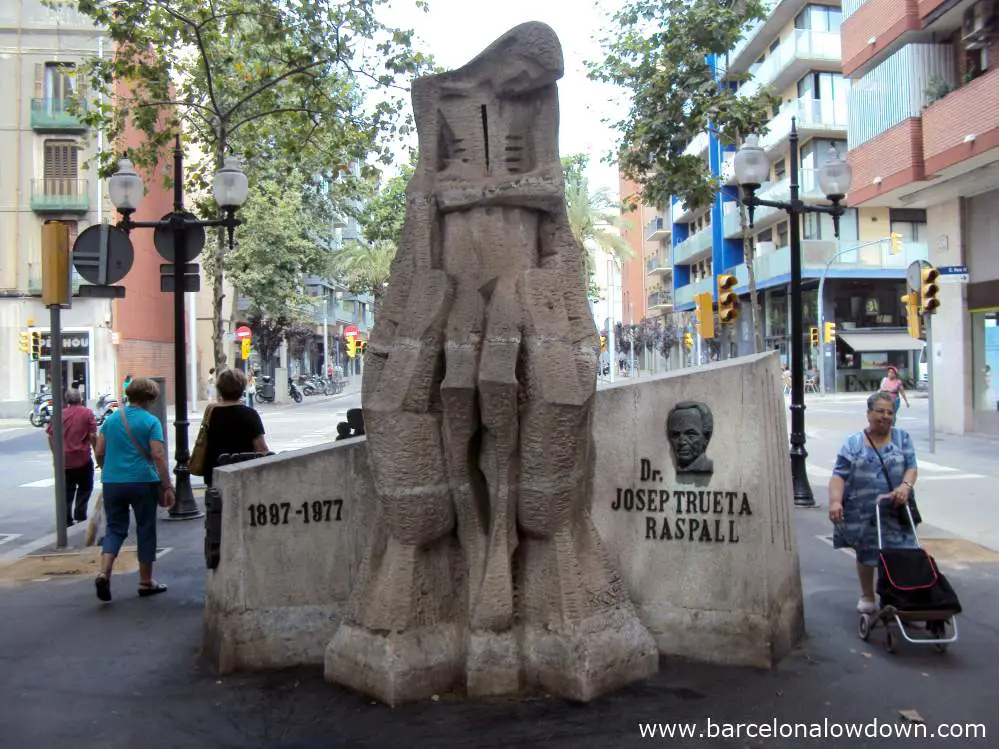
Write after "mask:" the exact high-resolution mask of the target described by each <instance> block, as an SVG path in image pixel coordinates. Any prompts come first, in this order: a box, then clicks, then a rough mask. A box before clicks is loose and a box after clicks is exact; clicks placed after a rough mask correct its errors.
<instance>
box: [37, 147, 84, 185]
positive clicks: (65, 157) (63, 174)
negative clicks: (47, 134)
mask: <svg viewBox="0 0 999 749" xmlns="http://www.w3.org/2000/svg"><path fill="white" fill-rule="evenodd" d="M78 153H79V149H78V148H77V146H76V143H75V142H74V141H71V140H47V141H45V164H44V167H43V172H42V177H43V181H44V183H45V194H46V195H75V194H76V193H77V176H78V174H79V173H78V171H77V155H78Z"/></svg>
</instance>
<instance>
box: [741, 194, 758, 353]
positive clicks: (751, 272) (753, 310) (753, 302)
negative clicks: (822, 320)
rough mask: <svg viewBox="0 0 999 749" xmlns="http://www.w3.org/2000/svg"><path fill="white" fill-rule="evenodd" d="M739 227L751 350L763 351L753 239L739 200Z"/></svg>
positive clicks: (744, 209)
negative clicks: (747, 281) (746, 276)
mask: <svg viewBox="0 0 999 749" xmlns="http://www.w3.org/2000/svg"><path fill="white" fill-rule="evenodd" d="M739 229H740V231H741V233H742V254H743V257H744V258H745V260H746V274H747V275H748V276H749V314H750V320H751V321H752V325H753V352H752V353H754V354H758V353H760V352H761V351H763V321H762V320H761V319H760V318H761V315H760V301H759V299H760V297H759V294H758V293H757V291H756V270H755V269H754V268H753V254H754V249H753V240H752V238H751V237H750V236H749V215H748V214H747V212H746V206H745V205H743V203H742V202H741V201H740V202H739Z"/></svg>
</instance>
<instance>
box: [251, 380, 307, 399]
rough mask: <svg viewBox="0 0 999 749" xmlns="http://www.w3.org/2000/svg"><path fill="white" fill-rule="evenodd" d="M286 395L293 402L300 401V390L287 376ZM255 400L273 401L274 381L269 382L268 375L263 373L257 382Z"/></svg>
mask: <svg viewBox="0 0 999 749" xmlns="http://www.w3.org/2000/svg"><path fill="white" fill-rule="evenodd" d="M288 395H289V396H291V398H292V400H294V401H295V403H301V402H302V391H300V390H299V389H298V387H297V386H296V385H295V383H294V382H292V380H291V378H290V377H289V378H288ZM257 400H258V401H260V402H261V403H273V402H274V383H273V382H271V377H270V376H269V375H263V376H262V377H261V378H260V382H259V383H258V384H257Z"/></svg>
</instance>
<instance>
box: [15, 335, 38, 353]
mask: <svg viewBox="0 0 999 749" xmlns="http://www.w3.org/2000/svg"><path fill="white" fill-rule="evenodd" d="M34 337H35V335H34V333H29V332H28V331H27V330H22V331H21V332H20V333H18V334H17V348H18V350H19V351H20V352H21V353H22V354H30V353H31V344H32V341H33V340H34Z"/></svg>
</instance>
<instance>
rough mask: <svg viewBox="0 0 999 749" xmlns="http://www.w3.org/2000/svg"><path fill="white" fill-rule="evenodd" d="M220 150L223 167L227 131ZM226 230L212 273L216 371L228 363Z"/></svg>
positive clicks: (220, 234) (218, 238)
mask: <svg viewBox="0 0 999 749" xmlns="http://www.w3.org/2000/svg"><path fill="white" fill-rule="evenodd" d="M218 144H219V147H218V151H217V152H216V154H215V166H216V168H217V169H221V168H222V163H223V160H224V159H225V150H226V132H225V129H224V128H222V129H221V130H220V132H219V140H218ZM225 251H226V230H225V229H223V228H219V229H218V230H217V231H216V233H215V262H214V271H215V272H214V273H213V274H212V351H213V354H214V359H215V371H216V372H221V371H222V370H223V369H224V368H225V365H226V355H225V330H224V329H223V327H222V305H223V304H224V303H225V291H224V290H223V286H222V282H223V280H224V277H225Z"/></svg>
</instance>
